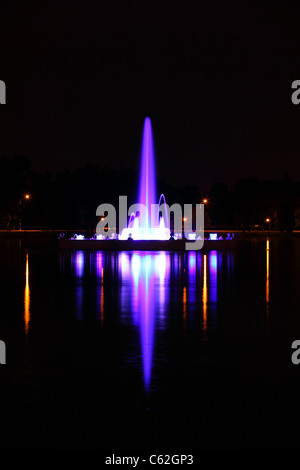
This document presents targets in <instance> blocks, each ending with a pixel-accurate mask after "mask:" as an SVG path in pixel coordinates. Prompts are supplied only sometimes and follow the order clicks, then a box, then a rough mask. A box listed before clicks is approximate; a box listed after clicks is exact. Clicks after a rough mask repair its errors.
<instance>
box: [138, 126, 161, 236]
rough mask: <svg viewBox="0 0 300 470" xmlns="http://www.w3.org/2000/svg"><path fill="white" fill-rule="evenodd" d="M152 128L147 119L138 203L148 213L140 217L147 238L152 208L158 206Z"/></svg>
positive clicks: (144, 131)
mask: <svg viewBox="0 0 300 470" xmlns="http://www.w3.org/2000/svg"><path fill="white" fill-rule="evenodd" d="M153 147H154V146H153V135H152V126H151V121H150V118H149V117H146V119H145V122H144V130H143V142H142V153H141V167H140V188H139V198H138V202H139V203H140V204H143V205H144V206H145V207H146V209H147V211H146V213H144V214H142V213H141V215H140V218H141V220H140V227H141V228H142V229H143V231H144V234H145V236H146V238H150V233H151V207H152V204H156V202H157V195H156V181H155V160H154V158H155V157H154V148H153Z"/></svg>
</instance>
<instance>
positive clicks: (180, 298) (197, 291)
mask: <svg viewBox="0 0 300 470" xmlns="http://www.w3.org/2000/svg"><path fill="white" fill-rule="evenodd" d="M223 256H226V257H227V259H226V264H228V263H230V262H231V261H232V260H231V259H230V261H229V258H231V255H229V254H228V253H227V254H226V255H224V254H223V253H221V252H217V251H211V252H209V253H208V254H202V253H201V252H198V253H193V252H191V253H166V252H119V253H103V252H90V253H89V254H86V253H84V252H82V251H78V252H76V253H73V254H72V255H71V266H72V269H73V272H74V273H75V277H76V312H77V315H76V316H77V319H78V320H81V319H82V317H83V302H84V289H85V288H87V287H86V286H88V288H89V289H92V288H93V287H92V285H93V284H92V280H93V279H94V282H95V286H96V293H95V295H96V298H97V301H96V318H98V320H100V323H101V324H104V323H105V302H104V298H108V299H109V304H110V306H113V308H114V309H115V311H116V312H117V313H118V317H119V321H121V323H122V324H124V325H125V324H126V325H133V326H134V327H136V328H138V329H139V337H140V350H141V357H142V362H141V366H142V370H143V380H144V386H145V389H146V390H149V389H150V388H151V377H152V368H153V359H154V342H155V331H156V330H157V329H162V330H165V329H166V328H167V326H168V323H169V322H171V321H174V320H175V319H172V318H171V315H172V316H173V315H175V313H174V312H175V311H178V308H179V309H180V308H181V315H182V318H183V323H182V325H183V329H184V331H188V330H189V329H194V328H197V327H198V326H197V325H199V321H198V320H197V319H200V321H201V323H200V324H201V325H202V327H201V331H200V334H201V336H200V339H201V338H202V339H203V340H206V339H207V334H208V332H209V330H210V329H212V328H215V326H216V313H217V300H218V273H219V275H220V274H221V267H222V257H223ZM88 264H89V266H88ZM85 265H86V266H85ZM106 278H107V282H106V281H105V279H106ZM84 279H85V282H84ZM107 296H108V297H107ZM171 311H172V312H171ZM89 313H92V312H89Z"/></svg>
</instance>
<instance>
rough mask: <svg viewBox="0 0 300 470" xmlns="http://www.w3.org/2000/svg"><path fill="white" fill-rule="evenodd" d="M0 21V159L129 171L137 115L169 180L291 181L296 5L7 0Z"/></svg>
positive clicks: (298, 150)
mask: <svg viewBox="0 0 300 470" xmlns="http://www.w3.org/2000/svg"><path fill="white" fill-rule="evenodd" d="M8 5H9V4H8ZM0 21H1V29H0V49H1V60H0V79H2V80H4V81H5V82H6V85H7V105H6V106H1V107H0V126H1V128H0V156H8V157H11V156H13V155H14V154H22V155H25V156H27V157H29V158H30V159H31V160H32V162H33V165H34V168H35V169H37V170H45V169H49V170H51V171H54V170H57V169H64V168H66V167H70V168H75V167H77V166H80V165H84V164H85V163H86V162H87V161H94V162H98V163H99V164H100V165H107V166H111V167H113V168H118V167H120V166H125V167H137V165H138V153H139V145H140V140H141V132H142V126H143V120H144V118H145V116H150V117H151V119H152V125H153V130H154V135H155V145H156V157H157V167H158V172H159V175H160V176H161V177H163V178H165V179H168V180H170V182H173V183H174V184H177V185H184V184H187V183H196V184H198V185H200V187H201V188H203V189H204V190H205V189H208V188H209V187H210V185H211V184H212V183H214V182H216V181H220V180H223V181H225V182H226V183H228V184H232V183H233V182H234V181H235V180H236V179H237V178H241V177H244V176H249V175H253V176H257V177H260V178H273V177H278V178H279V177H282V176H283V175H284V174H285V173H286V172H288V173H289V174H290V175H291V176H292V177H293V178H294V179H296V180H297V179H300V164H299V154H300V139H299V136H300V105H299V106H295V105H293V104H292V102H291V93H292V91H291V83H292V82H293V81H294V80H296V79H300V8H299V6H298V3H297V2H296V1H277V2H265V1H262V2H253V1H252V2H251V1H243V2H230V1H228V2H221V1H220V2H201V1H196V0H195V1H188V0H181V1H178V0H159V1H156V0H151V1H150V0H147V1H146V0H142V1H130V0H128V1H112V2H108V1H106V2H104V1H94V2H88V1H86V2H76V1H72V2H69V1H64V2H48V1H47V2H46V1H45V2H38V1H36V2H25V1H23V2H17V1H14V2H12V4H10V6H8V8H7V10H6V11H1V10H0Z"/></svg>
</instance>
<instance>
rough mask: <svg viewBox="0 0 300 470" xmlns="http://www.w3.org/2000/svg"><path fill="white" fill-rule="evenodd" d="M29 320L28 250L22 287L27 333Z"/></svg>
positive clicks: (26, 331)
mask: <svg viewBox="0 0 300 470" xmlns="http://www.w3.org/2000/svg"><path fill="white" fill-rule="evenodd" d="M29 322H30V288H29V259H28V252H27V253H26V268H25V289H24V324H25V333H26V335H27V334H28V330H29Z"/></svg>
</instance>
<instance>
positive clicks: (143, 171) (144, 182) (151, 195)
mask: <svg viewBox="0 0 300 470" xmlns="http://www.w3.org/2000/svg"><path fill="white" fill-rule="evenodd" d="M162 199H163V200H164V210H163V211H162V212H163V220H159V210H157V193H156V174H155V155H154V144H153V135H152V126H151V121H150V118H149V117H146V119H145V122H144V129H143V140H142V150H141V166H140V181H139V195H138V201H137V204H138V207H139V210H136V211H135V213H131V215H130V218H129V222H128V226H127V228H124V229H123V230H122V233H121V234H120V237H119V238H120V240H127V239H128V238H131V239H133V240H169V238H170V221H169V216H168V212H167V210H166V209H167V204H166V200H165V197H164V196H163V195H161V197H160V198H159V204H160V201H161V200H162ZM131 207H133V206H131Z"/></svg>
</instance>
